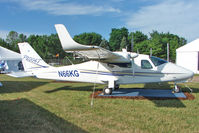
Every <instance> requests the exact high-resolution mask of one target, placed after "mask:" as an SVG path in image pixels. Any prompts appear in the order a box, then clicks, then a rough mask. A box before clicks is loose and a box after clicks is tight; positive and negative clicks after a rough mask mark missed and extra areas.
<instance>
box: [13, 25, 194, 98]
mask: <svg viewBox="0 0 199 133" xmlns="http://www.w3.org/2000/svg"><path fill="white" fill-rule="evenodd" d="M55 27H56V30H57V33H58V36H59V39H60V41H61V44H62V47H63V49H64V50H65V51H66V52H71V51H73V52H75V53H78V54H80V55H83V56H85V57H87V58H88V59H89V60H90V61H87V62H84V63H80V64H76V65H73V64H72V65H69V66H63V67H53V66H50V65H48V64H47V63H45V62H44V61H43V60H42V59H41V57H40V56H39V55H38V54H37V53H36V52H35V51H34V50H33V48H32V47H31V46H30V45H29V44H28V43H26V42H25V43H19V44H18V45H19V49H20V52H21V55H22V63H23V66H24V70H25V72H26V73H27V75H32V76H36V77H37V78H42V79H53V80H61V81H73V82H88V83H97V84H107V87H105V88H104V94H105V95H110V94H112V90H114V89H118V88H119V85H122V84H136V83H154V82H158V83H160V82H171V81H172V82H174V83H175V91H176V92H177V91H178V87H177V85H176V83H180V82H185V81H187V80H188V79H189V78H192V77H193V75H194V74H193V72H192V71H189V70H187V69H185V68H182V67H180V66H177V65H175V64H173V63H170V62H167V61H165V60H162V59H159V58H157V57H153V56H152V57H150V56H149V55H143V54H136V53H131V52H127V51H126V50H123V51H122V52H111V51H109V50H106V49H104V48H101V47H99V46H86V45H81V44H79V43H77V42H75V41H74V40H73V39H72V38H71V36H70V35H69V33H68V31H67V30H66V28H65V27H64V25H61V24H57V25H55ZM10 75H12V76H13V74H10ZM19 76H20V75H18V77H19Z"/></svg>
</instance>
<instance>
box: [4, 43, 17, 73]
mask: <svg viewBox="0 0 199 133" xmlns="http://www.w3.org/2000/svg"><path fill="white" fill-rule="evenodd" d="M1 60H3V61H5V63H6V72H11V71H18V70H19V68H18V63H19V62H20V61H21V54H19V53H16V52H14V51H11V50H9V49H6V48H4V47H1V46H0V61H1Z"/></svg>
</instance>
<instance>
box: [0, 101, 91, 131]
mask: <svg viewBox="0 0 199 133" xmlns="http://www.w3.org/2000/svg"><path fill="white" fill-rule="evenodd" d="M0 107H1V108H0V131H1V132H4V133H7V132H13V133H21V132H25V133H30V132H35V133H36V132H43V133H47V132H48V133H49V132H50V133H51V132H53V133H61V132H64V133H65V132H75V133H79V132H80V133H87V132H86V131H84V130H83V129H81V128H80V127H78V126H76V125H74V124H72V123H70V122H68V121H66V120H64V119H62V118H60V117H58V116H56V115H55V114H53V113H51V112H49V111H47V110H46V109H44V108H42V107H40V106H38V105H36V104H35V103H33V102H31V101H29V100H28V99H16V100H3V101H0Z"/></svg>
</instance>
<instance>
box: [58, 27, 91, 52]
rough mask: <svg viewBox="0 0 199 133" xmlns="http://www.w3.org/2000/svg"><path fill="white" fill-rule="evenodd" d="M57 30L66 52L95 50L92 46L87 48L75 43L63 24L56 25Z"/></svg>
mask: <svg viewBox="0 0 199 133" xmlns="http://www.w3.org/2000/svg"><path fill="white" fill-rule="evenodd" d="M55 29H56V31H57V34H58V36H59V40H60V42H61V45H62V47H63V49H64V50H65V51H74V50H85V49H91V48H93V47H91V46H85V45H82V44H79V43H77V42H75V41H74V40H73V38H72V37H71V36H70V34H69V33H68V31H67V29H66V27H65V26H64V25H63V24H55Z"/></svg>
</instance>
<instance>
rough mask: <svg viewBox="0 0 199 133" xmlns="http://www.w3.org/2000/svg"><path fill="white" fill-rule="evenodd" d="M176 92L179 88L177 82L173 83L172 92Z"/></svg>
mask: <svg viewBox="0 0 199 133" xmlns="http://www.w3.org/2000/svg"><path fill="white" fill-rule="evenodd" d="M178 92H180V88H179V87H178V86H177V84H176V83H175V84H174V88H173V91H172V93H178Z"/></svg>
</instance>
